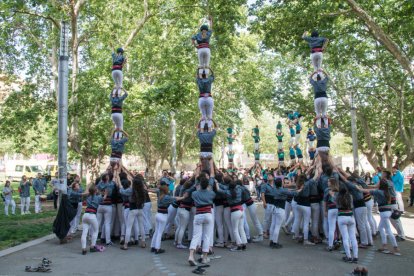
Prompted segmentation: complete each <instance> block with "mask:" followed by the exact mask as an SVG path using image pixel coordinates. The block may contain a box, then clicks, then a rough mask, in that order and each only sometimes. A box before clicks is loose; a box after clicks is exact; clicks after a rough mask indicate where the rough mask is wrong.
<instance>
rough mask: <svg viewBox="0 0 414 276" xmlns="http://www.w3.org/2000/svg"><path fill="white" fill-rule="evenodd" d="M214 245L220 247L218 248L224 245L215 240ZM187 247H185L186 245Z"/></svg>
mask: <svg viewBox="0 0 414 276" xmlns="http://www.w3.org/2000/svg"><path fill="white" fill-rule="evenodd" d="M214 247H220V248H223V247H224V243H222V242H216V243H215V244H214ZM186 248H187V247H186Z"/></svg>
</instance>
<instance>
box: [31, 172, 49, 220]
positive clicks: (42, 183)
mask: <svg viewBox="0 0 414 276" xmlns="http://www.w3.org/2000/svg"><path fill="white" fill-rule="evenodd" d="M33 190H34V192H35V213H36V214H37V213H40V212H41V211H42V202H41V201H40V196H41V195H43V194H44V193H45V190H46V180H45V179H44V178H43V177H42V174H41V173H38V174H37V178H35V179H34V180H33Z"/></svg>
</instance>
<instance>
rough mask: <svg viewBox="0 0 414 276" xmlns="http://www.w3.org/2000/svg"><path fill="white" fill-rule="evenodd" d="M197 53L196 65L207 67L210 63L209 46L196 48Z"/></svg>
mask: <svg viewBox="0 0 414 276" xmlns="http://www.w3.org/2000/svg"><path fill="white" fill-rule="evenodd" d="M197 54H198V66H199V67H209V65H210V48H200V49H197Z"/></svg>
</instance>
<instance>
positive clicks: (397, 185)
mask: <svg viewBox="0 0 414 276" xmlns="http://www.w3.org/2000/svg"><path fill="white" fill-rule="evenodd" d="M391 180H392V183H393V184H394V189H395V193H396V198H397V204H398V209H399V210H400V211H401V212H404V201H403V199H402V193H403V192H404V175H403V174H402V173H401V172H400V171H399V170H398V168H397V166H394V167H392V177H391Z"/></svg>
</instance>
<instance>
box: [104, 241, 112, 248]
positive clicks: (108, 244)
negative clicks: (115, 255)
mask: <svg viewBox="0 0 414 276" xmlns="http://www.w3.org/2000/svg"><path fill="white" fill-rule="evenodd" d="M112 245H114V244H113V242H111V241H110V242H108V243H106V246H107V247H108V246H112Z"/></svg>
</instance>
